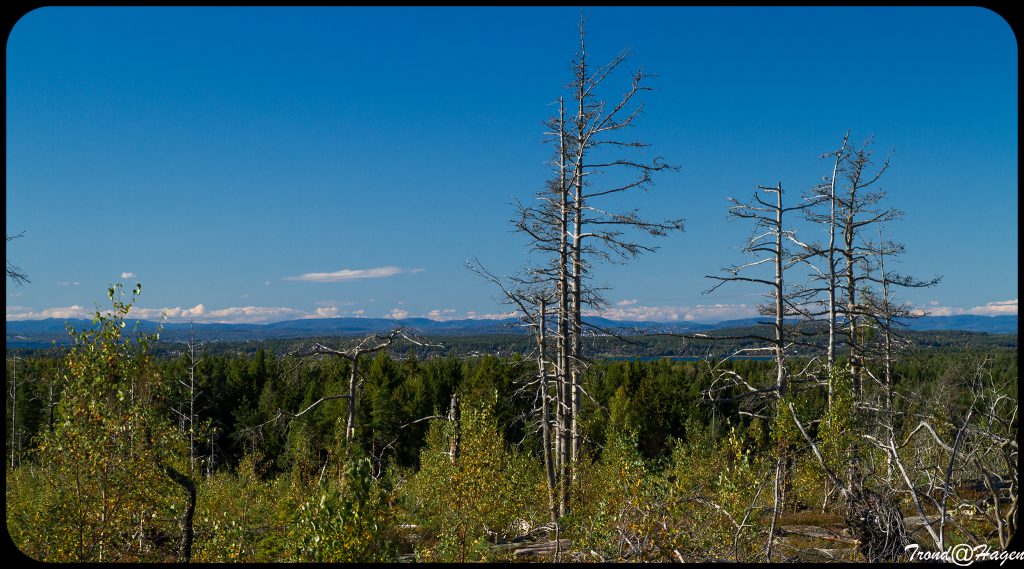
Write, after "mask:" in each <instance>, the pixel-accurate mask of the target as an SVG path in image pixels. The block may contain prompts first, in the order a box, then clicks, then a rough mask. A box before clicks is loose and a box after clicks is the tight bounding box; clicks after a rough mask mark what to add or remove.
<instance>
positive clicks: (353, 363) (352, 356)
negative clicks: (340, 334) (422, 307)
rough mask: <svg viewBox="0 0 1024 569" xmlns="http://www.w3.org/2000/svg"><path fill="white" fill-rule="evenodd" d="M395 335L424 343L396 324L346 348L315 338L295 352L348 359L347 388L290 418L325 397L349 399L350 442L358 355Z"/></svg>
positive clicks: (384, 345)
mask: <svg viewBox="0 0 1024 569" xmlns="http://www.w3.org/2000/svg"><path fill="white" fill-rule="evenodd" d="M396 338H404V339H406V340H408V341H410V342H413V343H414V344H417V345H423V343H422V342H420V341H419V340H416V339H413V338H412V337H411V336H410V335H409V334H407V333H406V331H405V330H404V329H403V328H401V327H396V328H394V329H393V330H391V332H390V333H388V334H370V335H369V336H365V337H363V338H362V339H360V340H359V341H358V342H356V344H355V345H354V346H352V347H350V348H348V349H344V350H338V349H335V348H330V347H327V346H325V345H323V344H321V343H319V342H317V343H315V344H313V345H312V346H311V347H309V348H308V349H307V350H304V351H302V352H300V353H298V354H296V355H300V356H302V357H311V356H337V357H341V358H344V359H345V360H347V361H348V362H349V379H348V392H347V393H344V394H337V395H326V396H324V397H321V398H320V399H318V400H317V401H315V402H313V404H312V405H310V406H309V407H307V408H305V409H303V410H302V411H299V412H298V413H296V414H294V415H291V416H290V418H292V419H293V418H295V417H298V416H300V415H302V414H304V413H306V412H307V411H309V410H310V409H313V408H314V407H316V406H317V405H319V404H320V403H322V402H324V401H330V400H332V399H348V418H347V420H346V422H345V441H346V442H349V443H351V442H352V438H353V437H354V436H355V430H356V399H357V398H358V390H359V387H361V386H362V380H361V379H360V374H359V358H360V357H361V356H364V355H367V354H374V353H377V352H379V351H381V350H384V349H387V348H388V347H389V346H391V344H392V343H393V342H394V341H395V339H396ZM281 413H282V412H279V415H280V414H281Z"/></svg>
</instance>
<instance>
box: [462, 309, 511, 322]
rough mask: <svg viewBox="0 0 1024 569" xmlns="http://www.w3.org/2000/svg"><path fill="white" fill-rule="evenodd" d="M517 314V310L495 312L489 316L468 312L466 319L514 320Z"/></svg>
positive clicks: (473, 311) (472, 311)
mask: <svg viewBox="0 0 1024 569" xmlns="http://www.w3.org/2000/svg"><path fill="white" fill-rule="evenodd" d="M518 314H519V311H517V310H510V311H508V312H497V313H491V314H481V313H479V312H477V311H475V310H470V311H469V312H467V313H466V318H468V319H470V320H504V319H506V318H515V317H516V316H517V315H518Z"/></svg>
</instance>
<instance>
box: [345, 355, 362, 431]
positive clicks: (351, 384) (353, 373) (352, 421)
mask: <svg viewBox="0 0 1024 569" xmlns="http://www.w3.org/2000/svg"><path fill="white" fill-rule="evenodd" d="M350 363H351V366H352V368H351V370H350V373H349V376H348V421H346V423H345V442H346V443H349V444H351V443H352V438H353V437H354V436H355V435H356V377H358V375H359V370H358V368H359V356H358V355H356V356H355V357H353V358H351V360H350Z"/></svg>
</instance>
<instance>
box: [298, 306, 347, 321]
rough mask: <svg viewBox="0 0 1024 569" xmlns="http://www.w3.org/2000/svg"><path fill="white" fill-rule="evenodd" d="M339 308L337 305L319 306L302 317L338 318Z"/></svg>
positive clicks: (339, 314)
mask: <svg viewBox="0 0 1024 569" xmlns="http://www.w3.org/2000/svg"><path fill="white" fill-rule="evenodd" d="M339 316H341V310H340V309H339V308H338V307H337V306H320V307H318V308H317V309H316V312H314V313H313V314H307V315H306V316H303V318H307V319H308V318H338V317H339Z"/></svg>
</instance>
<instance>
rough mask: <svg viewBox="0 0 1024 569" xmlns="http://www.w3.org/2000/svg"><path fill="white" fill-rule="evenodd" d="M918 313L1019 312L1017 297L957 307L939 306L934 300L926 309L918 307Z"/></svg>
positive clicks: (980, 314)
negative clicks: (979, 304) (971, 306)
mask: <svg viewBox="0 0 1024 569" xmlns="http://www.w3.org/2000/svg"><path fill="white" fill-rule="evenodd" d="M916 312H917V313H918V314H923V313H928V315H929V316H958V315H961V314H975V315H978V316H1012V315H1014V314H1017V299H1016V298H1014V299H1012V300H996V301H993V302H988V303H986V304H984V305H983V306H975V307H973V308H956V307H953V306H939V303H938V301H935V300H932V301H930V302H929V303H928V306H927V307H926V308H924V309H920V308H919V309H917V311H916Z"/></svg>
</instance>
